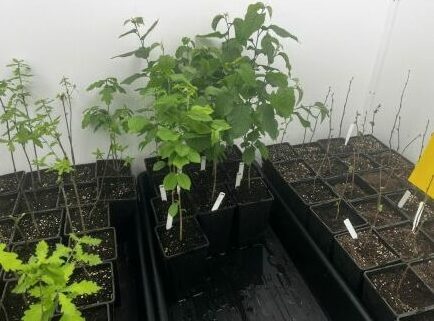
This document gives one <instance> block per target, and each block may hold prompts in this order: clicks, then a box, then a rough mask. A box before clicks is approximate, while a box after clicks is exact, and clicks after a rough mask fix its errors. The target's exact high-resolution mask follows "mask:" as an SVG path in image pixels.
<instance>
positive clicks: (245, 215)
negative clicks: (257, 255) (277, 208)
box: [233, 178, 274, 246]
mask: <svg viewBox="0 0 434 321" xmlns="http://www.w3.org/2000/svg"><path fill="white" fill-rule="evenodd" d="M233 195H234V198H235V200H236V202H237V211H236V223H235V237H236V240H237V244H238V245H239V246H245V245H249V244H253V243H256V242H258V241H260V240H261V239H263V237H264V234H265V232H266V230H267V228H268V219H269V217H270V211H271V206H272V205H273V200H274V197H273V195H272V194H271V193H270V192H269V190H268V188H267V185H265V183H264V181H263V180H262V179H260V178H256V179H251V181H250V187H249V182H248V181H244V183H243V184H242V185H241V186H240V187H238V188H234V190H233Z"/></svg>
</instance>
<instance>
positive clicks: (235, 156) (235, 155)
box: [225, 144, 242, 162]
mask: <svg viewBox="0 0 434 321" xmlns="http://www.w3.org/2000/svg"><path fill="white" fill-rule="evenodd" d="M225 157H226V158H225V161H227V162H239V161H241V158H242V152H241V150H240V149H239V147H238V146H237V145H235V144H234V145H232V146H230V147H228V148H227V149H226V155H225Z"/></svg>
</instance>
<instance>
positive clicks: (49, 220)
mask: <svg viewBox="0 0 434 321" xmlns="http://www.w3.org/2000/svg"><path fill="white" fill-rule="evenodd" d="M33 216H34V218H35V221H36V224H37V225H38V230H37V229H36V228H35V226H34V222H33V218H32V214H31V213H25V214H24V215H23V216H21V217H20V218H19V219H18V220H17V227H16V228H15V236H14V242H21V241H24V240H27V241H31V240H38V239H46V238H52V237H60V236H61V231H62V227H63V224H64V221H63V220H64V212H63V210H61V209H54V210H48V211H39V212H35V213H33ZM47 225H48V226H47ZM22 233H24V234H25V235H22Z"/></svg>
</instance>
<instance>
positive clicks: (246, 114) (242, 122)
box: [227, 105, 252, 139]
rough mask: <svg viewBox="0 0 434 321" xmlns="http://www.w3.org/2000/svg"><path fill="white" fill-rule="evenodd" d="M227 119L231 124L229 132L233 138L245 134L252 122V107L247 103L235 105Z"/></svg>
mask: <svg viewBox="0 0 434 321" xmlns="http://www.w3.org/2000/svg"><path fill="white" fill-rule="evenodd" d="M227 121H228V123H229V125H230V126H231V129H229V130H228V133H229V135H230V137H231V138H232V139H236V138H239V137H241V136H243V135H245V134H246V133H247V131H248V130H249V128H250V126H251V124H252V118H251V116H250V108H249V107H248V106H246V105H239V106H235V107H234V108H233V110H232V111H231V113H229V115H228V116H227Z"/></svg>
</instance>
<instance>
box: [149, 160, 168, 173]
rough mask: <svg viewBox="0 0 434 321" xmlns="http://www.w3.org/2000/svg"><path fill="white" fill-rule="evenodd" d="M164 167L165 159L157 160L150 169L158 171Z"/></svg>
mask: <svg viewBox="0 0 434 321" xmlns="http://www.w3.org/2000/svg"><path fill="white" fill-rule="evenodd" d="M164 167H166V162H165V161H158V162H156V163H155V164H154V166H152V170H153V171H155V172H158V171H159V170H161V169H163V168H164Z"/></svg>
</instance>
